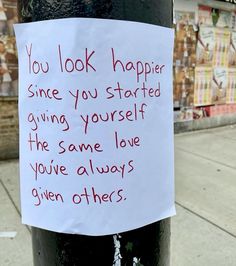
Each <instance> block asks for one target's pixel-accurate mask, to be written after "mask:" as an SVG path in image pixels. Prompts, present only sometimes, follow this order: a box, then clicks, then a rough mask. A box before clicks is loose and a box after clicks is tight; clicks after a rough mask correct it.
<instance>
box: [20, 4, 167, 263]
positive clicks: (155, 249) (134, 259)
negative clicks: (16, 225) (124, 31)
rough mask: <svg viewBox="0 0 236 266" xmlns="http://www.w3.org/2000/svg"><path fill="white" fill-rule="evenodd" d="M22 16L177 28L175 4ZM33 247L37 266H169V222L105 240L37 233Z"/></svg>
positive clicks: (29, 11)
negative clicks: (74, 18) (106, 20)
mask: <svg viewBox="0 0 236 266" xmlns="http://www.w3.org/2000/svg"><path fill="white" fill-rule="evenodd" d="M18 10H19V17H20V21H21V22H29V21H39V20H47V19H56V18H66V17H91V18H107V19H120V20H129V21H138V22H145V23H151V24H156V25H162V26H166V27H171V26H172V0H64V1H57V0H18ZM65 215H66V214H65ZM127 215H128V214H127ZM32 242H33V256H34V265H35V266H54V265H55V266H95V265H102V266H112V265H114V266H120V265H122V266H133V265H137V266H138V265H139V266H142V265H143V266H168V265H169V264H170V219H165V220H162V221H160V222H156V223H154V224H151V225H148V226H145V227H143V228H140V229H136V230H133V231H129V232H125V233H121V234H119V235H114V236H113V235H108V236H101V237H91V236H82V235H70V234H59V233H55V232H50V231H47V230H42V229H39V228H32ZM121 257H122V258H121ZM115 260H116V261H115ZM119 261H121V263H120V262H119Z"/></svg>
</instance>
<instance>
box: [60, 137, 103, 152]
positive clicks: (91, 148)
mask: <svg viewBox="0 0 236 266" xmlns="http://www.w3.org/2000/svg"><path fill="white" fill-rule="evenodd" d="M58 146H59V151H58V154H63V153H65V152H84V151H88V152H90V153H93V152H102V151H103V149H102V148H101V144H100V143H98V142H97V143H95V144H90V143H87V144H85V143H80V144H73V143H70V144H66V143H65V141H64V140H62V141H60V142H59V143H58Z"/></svg>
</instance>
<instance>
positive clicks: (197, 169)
mask: <svg viewBox="0 0 236 266" xmlns="http://www.w3.org/2000/svg"><path fill="white" fill-rule="evenodd" d="M175 160H176V164H175V176H176V181H175V183H176V201H177V202H178V203H180V204H181V205H183V206H185V207H186V208H188V209H190V210H192V211H193V212H195V213H197V214H199V215H200V216H203V217H205V218H206V219H207V220H209V221H211V222H213V223H215V224H216V225H218V226H219V227H222V228H224V229H225V230H227V231H228V232H229V233H231V234H233V235H235V236H236V193H235V191H236V170H235V169H232V168H230V167H226V166H224V165H220V164H218V163H215V162H212V161H209V160H206V159H203V158H201V157H199V156H196V155H193V154H190V153H186V152H183V151H181V150H178V149H176V150H175ZM235 265H236V264H235Z"/></svg>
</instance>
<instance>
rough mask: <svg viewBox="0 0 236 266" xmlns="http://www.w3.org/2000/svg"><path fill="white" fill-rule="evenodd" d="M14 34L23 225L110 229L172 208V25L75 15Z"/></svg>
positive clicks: (168, 213) (162, 214) (162, 215)
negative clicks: (16, 49) (17, 55)
mask: <svg viewBox="0 0 236 266" xmlns="http://www.w3.org/2000/svg"><path fill="white" fill-rule="evenodd" d="M15 32H16V37H17V48H18V54H19V71H20V73H19V74H20V88H19V117H20V177H21V207H22V222H23V223H25V224H29V225H32V226H36V227H39V228H44V229H48V230H51V231H56V232H64V233H77V234H85V235H106V234H114V233H118V232H123V231H127V230H131V229H135V228H138V227H141V226H144V225H147V224H150V223H152V222H155V221H158V220H161V219H164V218H166V217H170V216H172V215H174V214H175V207H174V182H173V119H172V117H173V113H172V50H173V30H171V29H168V28H164V27H159V26H154V25H149V24H143V23H136V22H127V21H115V20H102V19H85V18H74V19H60V20H53V21H44V22H34V23H27V24H17V25H15Z"/></svg>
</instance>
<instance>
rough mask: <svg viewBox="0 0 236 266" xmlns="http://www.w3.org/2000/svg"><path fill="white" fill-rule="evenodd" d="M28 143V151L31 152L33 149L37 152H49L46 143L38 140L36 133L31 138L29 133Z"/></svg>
mask: <svg viewBox="0 0 236 266" xmlns="http://www.w3.org/2000/svg"><path fill="white" fill-rule="evenodd" d="M28 142H29V145H30V151H33V149H34V147H35V148H36V150H37V151H49V146H48V142H47V141H44V140H39V137H38V133H36V134H35V135H33V136H32V135H31V133H29V139H28Z"/></svg>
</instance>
